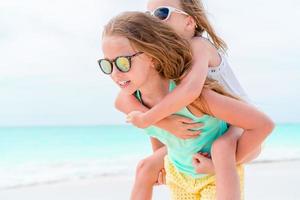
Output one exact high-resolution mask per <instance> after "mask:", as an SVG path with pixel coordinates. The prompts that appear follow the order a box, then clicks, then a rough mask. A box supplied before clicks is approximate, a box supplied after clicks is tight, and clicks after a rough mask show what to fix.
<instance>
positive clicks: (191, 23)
mask: <svg viewBox="0 0 300 200" xmlns="http://www.w3.org/2000/svg"><path fill="white" fill-rule="evenodd" d="M196 27H197V24H196V21H195V19H194V18H193V17H191V16H187V19H186V28H187V29H188V30H195V29H196Z"/></svg>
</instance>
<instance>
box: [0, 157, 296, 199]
mask: <svg viewBox="0 0 300 200" xmlns="http://www.w3.org/2000/svg"><path fill="white" fill-rule="evenodd" d="M132 181H133V177H128V176H118V177H104V178H103V177H102V178H97V179H94V180H79V181H72V182H65V183H57V184H49V185H40V186H32V187H26V188H18V189H10V190H2V191H0V200H50V199H51V200H54V199H55V200H69V199H70V200H117V199H122V200H123V199H129V193H130V188H131V185H132ZM245 197H246V198H245V199H247V200H248V199H250V200H252V199H253V200H260V199H261V200H268V199H272V200H276V199H280V200H281V199H284V200H294V199H295V200H296V199H300V161H289V162H277V163H256V164H250V165H247V166H246V183H245ZM153 199H154V200H165V199H169V197H168V190H167V188H166V187H165V186H159V187H156V188H155V192H154V198H153Z"/></svg>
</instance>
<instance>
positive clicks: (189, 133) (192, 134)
mask: <svg viewBox="0 0 300 200" xmlns="http://www.w3.org/2000/svg"><path fill="white" fill-rule="evenodd" d="M200 133H201V131H189V132H188V134H186V136H188V137H191V138H195V137H198V136H199V135H200Z"/></svg>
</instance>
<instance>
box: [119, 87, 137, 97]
mask: <svg viewBox="0 0 300 200" xmlns="http://www.w3.org/2000/svg"><path fill="white" fill-rule="evenodd" d="M121 90H122V92H124V93H125V94H128V95H132V94H134V93H135V91H136V90H133V89H131V88H130V89H129V88H123V89H121Z"/></svg>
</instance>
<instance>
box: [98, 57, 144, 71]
mask: <svg viewBox="0 0 300 200" xmlns="http://www.w3.org/2000/svg"><path fill="white" fill-rule="evenodd" d="M142 53H144V52H137V53H135V54H133V55H131V56H118V57H116V58H115V59H114V60H108V59H100V60H98V64H99V66H100V69H101V70H102V72H103V73H104V74H111V73H112V71H113V68H114V67H113V65H114V63H115V65H116V67H117V69H118V70H119V71H120V72H129V70H130V68H131V59H132V58H133V57H135V56H138V55H141V54H142Z"/></svg>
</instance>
